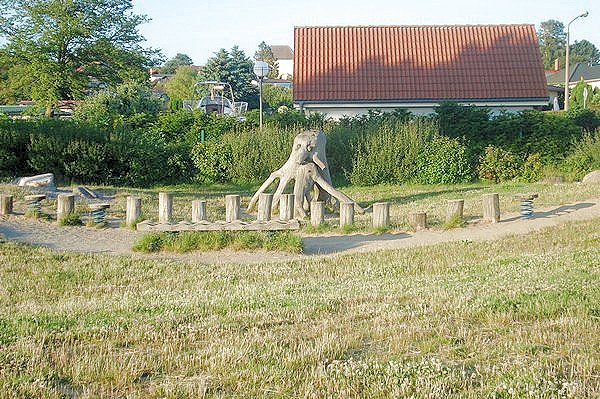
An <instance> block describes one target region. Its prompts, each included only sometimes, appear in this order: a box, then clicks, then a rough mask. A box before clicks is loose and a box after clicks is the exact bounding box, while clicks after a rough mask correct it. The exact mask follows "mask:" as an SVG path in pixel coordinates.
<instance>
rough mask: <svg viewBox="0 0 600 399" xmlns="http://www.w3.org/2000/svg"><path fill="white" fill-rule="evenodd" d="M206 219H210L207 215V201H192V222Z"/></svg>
mask: <svg viewBox="0 0 600 399" xmlns="http://www.w3.org/2000/svg"><path fill="white" fill-rule="evenodd" d="M204 220H208V218H207V217H206V201H204V200H194V201H192V223H198V222H200V221H204Z"/></svg>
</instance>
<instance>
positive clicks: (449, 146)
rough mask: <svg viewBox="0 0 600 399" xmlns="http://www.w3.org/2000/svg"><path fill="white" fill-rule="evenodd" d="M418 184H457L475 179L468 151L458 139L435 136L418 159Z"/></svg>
mask: <svg viewBox="0 0 600 399" xmlns="http://www.w3.org/2000/svg"><path fill="white" fill-rule="evenodd" d="M417 164H418V174H417V179H416V182H418V183H421V184H455V183H465V182H468V181H471V180H472V179H473V170H472V168H471V165H470V163H469V159H468V156H467V149H466V148H465V146H464V145H462V144H461V143H460V142H459V141H458V139H451V138H449V137H444V136H435V137H433V139H432V140H431V141H429V142H427V144H426V146H425V151H423V152H421V153H420V154H419V157H418V159H417Z"/></svg>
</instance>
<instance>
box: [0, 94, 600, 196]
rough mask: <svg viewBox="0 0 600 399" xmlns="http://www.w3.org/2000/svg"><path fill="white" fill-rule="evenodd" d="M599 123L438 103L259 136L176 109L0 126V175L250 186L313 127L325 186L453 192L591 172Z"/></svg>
mask: <svg viewBox="0 0 600 399" xmlns="http://www.w3.org/2000/svg"><path fill="white" fill-rule="evenodd" d="M598 125H600V118H598V115H597V114H595V113H593V112H591V111H576V112H572V113H567V114H565V113H556V112H545V113H542V112H536V111H528V112H524V113H519V114H501V115H498V116H491V115H490V114H489V112H487V110H485V109H481V108H474V107H460V106H457V105H453V104H446V105H443V106H441V107H440V108H439V109H438V110H437V115H436V116H435V117H428V118H416V117H413V116H412V115H411V114H410V113H408V112H405V111H397V112H393V113H380V112H371V113H369V114H368V115H365V116H361V117H355V118H346V119H343V120H341V121H339V122H335V123H334V122H325V121H324V120H323V118H322V117H314V116H313V117H309V118H306V117H304V116H302V115H300V114H298V113H295V112H292V113H290V114H289V115H287V116H285V114H281V115H278V116H277V117H276V118H275V117H274V118H272V119H270V120H267V123H266V125H265V126H264V127H263V129H258V127H256V124H255V123H254V121H253V120H252V118H249V120H248V121H246V122H238V121H236V120H235V119H231V118H223V117H219V116H216V115H214V114H213V115H206V114H202V113H199V112H189V111H184V110H179V111H176V112H168V113H161V114H158V115H156V117H154V118H152V119H151V120H149V121H148V122H147V123H145V124H144V125H143V126H141V127H138V128H132V127H131V125H129V127H127V130H126V128H125V127H124V126H114V125H113V126H112V127H110V128H107V127H106V126H104V127H102V128H100V127H97V126H98V125H97V124H95V125H92V124H90V123H86V122H83V121H82V120H81V119H79V120H73V121H65V120H48V119H32V120H10V119H8V118H0V175H1V176H2V177H4V178H7V177H15V176H19V175H27V174H36V173H45V172H53V173H55V174H56V175H57V177H58V178H59V179H62V180H63V181H65V182H67V183H70V182H79V183H97V184H117V185H137V186H148V185H152V184H164V183H181V182H190V181H196V182H198V183H213V182H236V183H255V182H259V181H262V180H264V179H265V178H266V177H267V176H268V175H269V173H271V172H272V171H274V170H276V169H278V168H279V167H280V166H281V165H282V164H283V163H284V162H285V160H286V159H287V157H288V156H289V152H290V148H291V143H292V141H293V137H294V136H295V134H297V133H298V132H300V131H302V130H304V129H306V128H309V127H317V128H321V129H323V130H324V131H325V133H326V135H327V140H328V142H327V157H328V160H329V164H330V169H331V170H332V174H333V175H334V179H337V180H338V181H339V179H346V180H348V181H350V182H351V183H353V184H360V185H371V184H379V183H405V182H412V183H422V184H433V183H457V182H465V181H468V180H471V179H473V178H474V177H476V176H479V177H480V178H483V179H490V180H493V181H503V180H508V179H514V178H521V179H524V180H528V181H529V180H536V179H539V178H540V177H541V176H542V175H543V173H544V170H545V168H547V167H548V166H553V167H554V169H556V168H557V167H558V166H560V168H561V170H562V171H563V172H564V173H565V174H566V175H567V176H568V177H569V178H573V179H575V178H580V177H581V176H583V175H584V174H585V173H587V172H588V171H589V170H591V169H593V168H598V167H600V165H598V163H599V162H600V161H599V159H598V158H599V157H600V155H598V154H600V148H599V147H600V144H598V142H599V139H598V133H593V129H597V127H598Z"/></svg>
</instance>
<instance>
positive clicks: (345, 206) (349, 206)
mask: <svg viewBox="0 0 600 399" xmlns="http://www.w3.org/2000/svg"><path fill="white" fill-rule="evenodd" d="M353 224H354V202H342V203H340V227H343V226H352V225H353Z"/></svg>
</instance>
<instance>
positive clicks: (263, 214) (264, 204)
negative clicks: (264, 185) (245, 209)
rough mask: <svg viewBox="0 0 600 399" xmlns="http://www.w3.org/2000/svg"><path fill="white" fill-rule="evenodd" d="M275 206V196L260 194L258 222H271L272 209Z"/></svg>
mask: <svg viewBox="0 0 600 399" xmlns="http://www.w3.org/2000/svg"><path fill="white" fill-rule="evenodd" d="M272 206H273V194H264V193H263V194H260V195H259V196H258V215H257V217H256V220H258V221H261V222H267V221H269V220H271V207H272Z"/></svg>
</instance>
